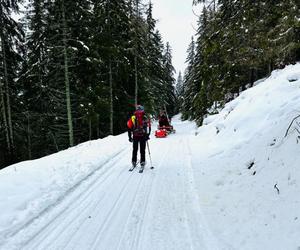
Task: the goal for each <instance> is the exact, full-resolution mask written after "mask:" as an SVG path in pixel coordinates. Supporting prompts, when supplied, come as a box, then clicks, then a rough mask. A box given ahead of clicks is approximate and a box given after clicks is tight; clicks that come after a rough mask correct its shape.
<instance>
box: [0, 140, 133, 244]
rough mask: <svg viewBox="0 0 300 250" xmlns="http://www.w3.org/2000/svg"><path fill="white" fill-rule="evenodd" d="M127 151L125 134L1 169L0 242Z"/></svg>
mask: <svg viewBox="0 0 300 250" xmlns="http://www.w3.org/2000/svg"><path fill="white" fill-rule="evenodd" d="M126 148H128V142H127V138H126V135H125V134H123V135H120V136H115V137H113V136H109V137H107V138H105V139H99V140H95V141H90V142H86V143H82V144H80V145H77V146H75V147H73V148H70V149H68V150H65V151H61V152H59V153H56V154H53V155H50V156H47V157H44V158H41V159H38V160H34V161H27V162H21V163H18V164H15V165H12V166H9V167H7V168H5V169H2V170H1V171H0V211H1V214H0V242H1V243H3V242H4V241H5V239H6V238H8V237H11V236H12V235H14V234H15V233H17V232H18V231H19V230H21V229H22V228H23V227H25V226H26V225H27V224H28V223H29V222H31V221H32V220H33V219H35V218H36V217H37V216H39V215H40V214H41V213H43V211H44V210H46V209H47V208H48V207H51V206H52V205H54V204H55V203H57V202H58V201H59V200H60V199H61V197H63V196H65V195H66V194H67V193H68V192H71V191H72V189H73V188H74V186H76V185H78V184H80V183H81V182H82V181H84V180H85V179H86V178H88V177H89V176H90V175H91V174H93V173H94V172H95V171H97V170H98V169H101V168H102V167H103V166H104V165H105V163H106V162H108V161H109V160H110V159H112V158H113V157H116V156H117V155H119V154H121V153H122V152H123V151H125V149H126ZM0 248H1V247H0Z"/></svg>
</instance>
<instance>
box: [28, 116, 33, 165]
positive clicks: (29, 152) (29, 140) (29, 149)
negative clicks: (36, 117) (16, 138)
mask: <svg viewBox="0 0 300 250" xmlns="http://www.w3.org/2000/svg"><path fill="white" fill-rule="evenodd" d="M27 149H28V160H31V159H32V154H31V133H30V119H29V112H27Z"/></svg>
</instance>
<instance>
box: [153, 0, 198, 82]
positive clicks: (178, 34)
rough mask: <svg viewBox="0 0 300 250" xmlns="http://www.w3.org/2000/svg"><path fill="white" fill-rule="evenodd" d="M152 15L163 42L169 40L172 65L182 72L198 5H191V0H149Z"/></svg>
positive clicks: (195, 27) (193, 32)
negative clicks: (151, 6) (151, 5)
mask: <svg viewBox="0 0 300 250" xmlns="http://www.w3.org/2000/svg"><path fill="white" fill-rule="evenodd" d="M151 2H152V3H153V17H154V18H155V19H157V20H158V22H157V28H158V30H159V31H160V33H161V34H162V37H163V40H164V42H165V43H166V42H169V43H170V45H171V47H172V50H173V66H174V67H175V69H176V78H177V75H178V72H179V71H181V72H182V73H184V69H185V67H186V66H185V60H186V57H187V54H186V50H187V47H188V45H189V43H190V41H191V37H192V36H193V35H195V33H196V31H195V29H197V20H198V17H197V16H196V15H195V14H194V13H193V9H194V12H196V13H197V14H199V12H200V6H197V7H195V6H194V7H193V6H192V2H193V0H151Z"/></svg>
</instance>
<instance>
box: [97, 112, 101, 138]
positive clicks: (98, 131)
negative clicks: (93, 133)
mask: <svg viewBox="0 0 300 250" xmlns="http://www.w3.org/2000/svg"><path fill="white" fill-rule="evenodd" d="M99 126H100V124H99V114H97V139H98V138H99V137H100V129H99Z"/></svg>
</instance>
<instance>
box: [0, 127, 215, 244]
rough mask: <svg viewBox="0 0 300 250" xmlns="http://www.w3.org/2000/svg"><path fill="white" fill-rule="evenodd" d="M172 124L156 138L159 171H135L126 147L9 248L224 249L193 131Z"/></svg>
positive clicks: (154, 147) (152, 144) (155, 158)
mask: <svg viewBox="0 0 300 250" xmlns="http://www.w3.org/2000/svg"><path fill="white" fill-rule="evenodd" d="M174 125H175V127H176V129H177V133H176V134H175V135H170V136H169V137H168V138H166V139H155V138H152V140H151V141H150V149H151V151H152V152H151V155H152V158H153V162H154V165H155V169H154V170H150V169H149V167H150V163H148V165H147V167H146V169H145V171H144V173H143V174H140V173H138V170H137V169H135V170H134V171H133V172H129V171H128V168H129V164H128V162H130V157H131V147H128V149H124V150H123V151H121V152H120V153H119V154H117V155H116V156H115V157H114V158H112V159H110V160H109V161H108V162H107V163H106V164H105V165H104V166H102V167H101V168H100V169H99V170H97V171H95V172H94V173H93V174H92V175H91V176H90V177H89V178H87V179H86V180H85V181H83V182H82V183H80V184H78V185H77V186H76V188H74V190H72V192H70V193H69V194H68V195H67V196H65V197H64V199H62V200H61V201H59V202H57V204H56V205H55V206H53V207H51V208H50V209H48V211H46V212H45V213H43V214H41V215H40V216H39V217H38V218H36V219H35V221H34V222H32V223H31V224H29V225H28V226H27V227H25V228H23V230H21V231H19V232H18V233H17V234H16V237H14V238H15V239H16V240H14V241H9V242H8V244H7V245H6V246H5V247H4V249H19V248H21V249H28V250H29V249H128V250H129V249H130V250H131V249H139V250H140V249H145V250H147V249H218V247H217V246H216V245H215V244H216V240H215V239H214V237H213V236H212V235H211V233H210V231H209V229H208V228H207V225H206V223H205V221H204V220H203V216H202V213H201V208H200V207H199V205H198V204H199V202H198V199H197V192H196V190H195V187H194V184H193V167H192V163H191V160H190V157H191V152H190V148H189V147H190V146H189V139H188V138H189V136H191V135H189V134H186V132H185V131H187V126H186V124H185V125H183V123H182V122H180V121H175V122H174ZM190 126H192V125H190ZM192 130H193V129H192V128H191V131H192ZM147 157H148V155H147ZM148 162H149V161H148Z"/></svg>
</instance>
